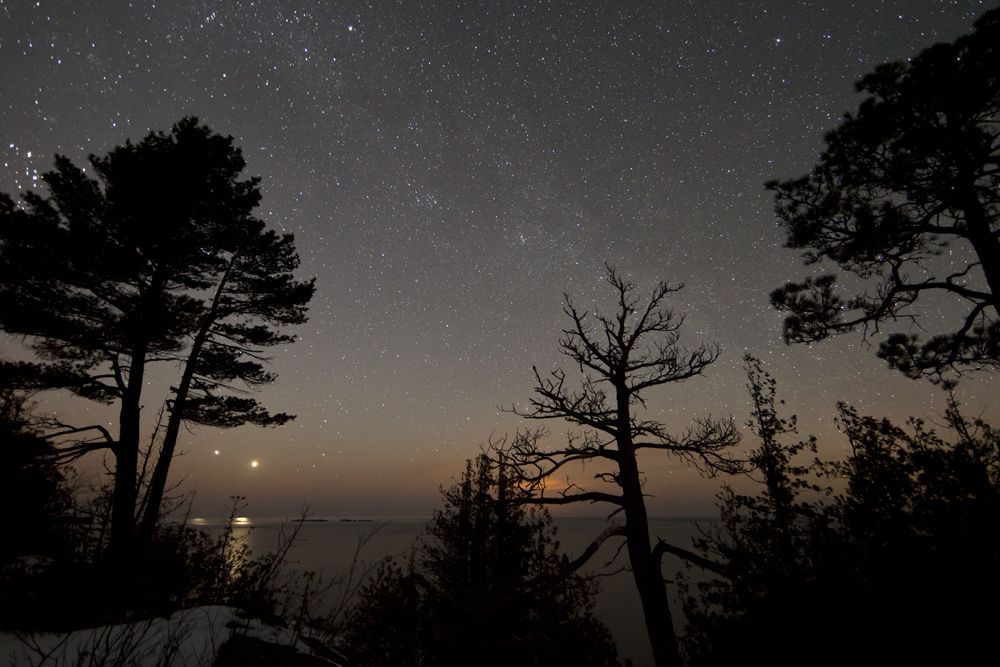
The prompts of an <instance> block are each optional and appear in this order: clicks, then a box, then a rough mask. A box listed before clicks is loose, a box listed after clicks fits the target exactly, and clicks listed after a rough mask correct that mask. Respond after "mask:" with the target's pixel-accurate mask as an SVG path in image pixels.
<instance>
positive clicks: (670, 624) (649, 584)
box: [616, 392, 681, 667]
mask: <svg viewBox="0 0 1000 667" xmlns="http://www.w3.org/2000/svg"><path fill="white" fill-rule="evenodd" d="M623 394H624V395H625V397H624V399H623V398H622V395H623ZM627 401H628V399H627V393H626V392H619V401H618V416H619V420H618V421H619V428H618V435H617V437H616V439H617V443H618V452H619V459H618V466H619V472H620V474H621V480H620V483H621V489H622V500H623V503H624V510H625V536H626V540H627V541H628V555H629V564H630V565H631V567H632V577H633V579H634V580H635V586H636V589H637V590H638V591H639V599H640V600H641V602H642V614H643V618H644V619H645V622H646V634H647V635H648V636H649V643H650V645H651V647H652V649H653V661H654V663H655V664H656V667H679V665H680V664H681V656H680V650H679V648H678V645H677V635H676V634H675V633H674V621H673V617H672V616H671V614H670V605H669V603H668V601H667V588H666V585H665V584H664V582H663V574H662V572H661V571H660V561H659V558H655V557H654V556H653V549H652V544H651V542H650V539H649V518H648V517H647V515H646V503H645V501H644V500H643V497H642V482H641V480H640V479H639V466H638V463H637V462H636V457H635V447H634V446H633V443H632V436H631V429H630V427H629V426H626V425H628V424H629V406H628V402H627Z"/></svg>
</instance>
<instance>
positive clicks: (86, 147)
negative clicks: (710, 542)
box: [0, 0, 1000, 516]
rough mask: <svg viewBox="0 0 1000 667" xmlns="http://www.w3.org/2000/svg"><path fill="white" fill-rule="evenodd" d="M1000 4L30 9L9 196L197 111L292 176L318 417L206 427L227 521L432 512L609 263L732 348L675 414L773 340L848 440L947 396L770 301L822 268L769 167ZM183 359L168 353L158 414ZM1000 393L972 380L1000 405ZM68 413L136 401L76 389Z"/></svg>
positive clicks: (664, 468) (187, 471)
mask: <svg viewBox="0 0 1000 667" xmlns="http://www.w3.org/2000/svg"><path fill="white" fill-rule="evenodd" d="M994 5H995V3H992V2H981V1H973V0H951V1H947V2H946V1H943V0H942V1H932V0H873V1H857V2H849V1H847V0H830V1H825V0H824V1H820V0H816V1H806V0H799V1H790V0H774V1H765V0H758V1H750V0H661V1H658V2H654V1H652V0H647V1H645V2H627V1H625V2H569V1H564V2H544V1H538V2H510V1H502V0H497V1H494V2H485V1H482V0H479V1H472V2H462V1H459V2H450V1H449V2H443V1H427V2H423V1H416V0H413V1H406V0H395V1H391V0H388V1H382V2H353V1H352V2H348V1H344V2H336V1H331V2H302V1H300V2H286V1H283V0H273V1H259V2H253V1H249V0H247V1H231V2H221V1H220V2H213V1H210V0H176V1H166V0H164V1H162V2H139V1H132V2H124V1H122V0H100V1H97V0H90V1H87V0H81V1H74V2H68V1H56V0H40V1H37V2H36V1H33V0H32V1H28V0H0V71H2V72H3V73H4V74H3V78H2V84H0V91H2V94H0V190H2V191H4V192H7V193H10V194H14V193H16V192H19V191H21V190H23V189H25V188H31V187H38V185H40V184H36V180H37V179H38V177H39V175H40V174H41V173H43V172H44V171H46V170H47V169H49V168H51V166H52V164H53V154H55V153H62V154H65V155H68V156H69V157H70V158H71V159H73V160H74V161H76V162H77V163H78V164H83V163H84V161H85V159H86V156H87V155H88V154H91V153H95V154H103V153H105V152H106V151H108V150H109V149H110V148H112V147H113V146H115V145H116V144H120V143H123V142H124V141H125V139H128V138H131V139H133V140H138V139H141V138H142V137H143V136H145V135H146V134H147V133H148V132H149V131H151V130H168V129H169V128H170V126H171V124H172V123H174V122H176V121H177V120H178V119H180V118H181V117H183V116H185V115H196V116H198V117H199V118H201V119H202V120H203V121H204V122H206V123H207V124H208V125H209V126H210V127H212V129H214V130H215V131H217V132H220V133H223V134H230V135H232V136H233V137H234V138H235V142H236V144H237V145H239V146H241V147H242V149H243V152H244V155H245V157H246V159H247V163H248V167H247V174H253V175H259V176H260V177H261V178H262V179H263V180H262V191H263V195H264V198H263V202H262V205H261V207H260V209H259V214H260V216H261V217H262V218H264V219H265V220H267V221H268V222H269V223H270V224H271V225H273V226H274V227H276V228H280V229H282V230H285V231H290V232H293V233H294V234H295V236H296V241H297V246H298V248H299V251H300V254H301V256H302V260H303V261H302V268H301V275H302V276H303V277H307V276H315V277H316V278H317V294H316V296H315V298H314V300H313V302H312V304H311V311H310V312H311V315H310V321H309V322H308V324H306V325H304V326H302V327H299V328H298V330H297V333H298V334H299V336H300V341H299V342H297V343H296V344H294V345H291V346H289V347H287V348H284V349H280V350H275V353H274V357H275V358H274V364H273V369H274V370H275V371H276V372H278V373H279V375H280V380H279V383H278V384H277V385H275V386H272V387H269V388H267V389H266V390H265V392H264V394H263V395H262V397H261V398H262V399H263V400H264V401H265V402H266V403H267V404H268V405H269V406H270V407H272V408H273V409H275V410H283V411H289V412H294V413H296V414H297V415H298V419H297V420H296V421H294V422H292V423H291V424H289V425H287V426H285V427H283V428H280V429H268V430H261V429H255V428H251V427H247V428H240V429H235V430H230V431H217V430H212V429H197V430H194V431H191V432H189V433H187V434H185V435H184V436H183V438H182V441H183V442H182V448H183V449H184V450H185V455H184V456H183V457H181V458H179V459H178V460H177V461H176V462H175V467H174V470H175V472H176V475H175V478H176V479H177V480H178V481H182V483H183V487H182V488H184V489H186V490H197V496H196V498H195V512H196V513H203V514H208V515H220V514H223V513H224V511H225V506H226V503H227V501H226V498H227V497H228V496H230V495H233V494H240V495H245V496H247V497H248V501H249V503H250V504H249V508H248V511H249V512H250V513H255V514H257V515H280V514H286V513H295V512H297V511H298V510H299V509H300V508H301V507H302V506H303V505H308V506H309V507H310V508H311V509H312V512H313V513H314V514H317V515H333V516H349V515H354V516H357V515H372V516H389V515H424V514H428V513H430V511H431V510H432V509H433V508H434V507H435V506H436V505H437V502H438V487H439V486H440V485H442V484H447V483H448V482H449V480H450V479H451V478H452V477H454V476H456V475H457V474H458V473H459V472H460V471H461V468H462V465H463V461H464V460H465V459H466V458H468V457H470V456H474V455H475V454H476V453H477V452H478V451H479V446H480V444H481V443H483V442H484V441H486V440H487V439H489V438H490V437H491V436H493V437H495V436H498V435H500V434H502V433H513V432H514V430H516V429H517V428H518V427H521V426H524V425H525V424H524V423H522V421H521V420H520V419H518V418H517V417H515V416H513V415H510V414H506V413H504V412H501V411H500V410H499V409H498V406H508V407H509V406H510V405H512V404H515V403H517V404H521V405H523V404H524V403H525V402H526V401H527V399H528V398H529V397H530V394H531V388H532V386H533V376H532V372H531V367H532V365H537V366H538V367H539V369H541V370H543V371H544V370H547V369H551V368H555V367H556V365H557V364H559V356H558V353H557V350H556V345H557V341H558V338H559V331H560V329H561V328H562V327H563V326H564V325H565V322H564V316H563V314H562V312H561V302H562V294H563V292H569V293H570V294H571V295H573V297H574V299H575V301H576V302H578V303H579V304H581V305H582V306H585V307H595V306H597V307H599V306H601V305H602V304H608V302H607V300H606V297H607V296H608V295H609V292H608V289H607V285H606V284H605V283H604V282H603V281H602V275H603V263H604V262H605V261H607V262H610V263H611V264H614V265H616V266H617V267H619V269H620V270H621V271H622V272H623V273H625V274H626V275H627V276H628V277H630V278H632V279H634V280H635V281H637V282H638V284H639V285H641V286H642V288H643V290H644V291H645V290H649V289H651V288H652V287H653V285H654V284H655V282H656V281H657V280H660V279H664V280H669V281H672V282H684V283H685V284H686V287H685V289H684V290H683V291H682V292H680V293H679V294H677V295H676V298H674V299H673V301H672V305H673V307H674V308H675V309H676V310H677V311H679V312H684V313H686V315H687V321H686V324H685V328H684V331H683V333H684V338H683V341H685V342H687V343H688V344H690V345H695V344H697V343H698V342H700V341H706V342H717V343H718V344H719V345H720V346H721V348H722V357H721V358H720V360H719V361H718V362H717V363H716V364H715V365H714V366H713V367H711V368H710V369H709V370H708V372H707V374H706V376H705V377H701V378H696V379H694V380H692V381H689V382H686V383H684V384H683V385H677V386H673V387H667V388H663V389H660V390H658V391H655V392H652V393H650V394H649V395H648V399H649V414H648V416H651V417H655V418H658V419H660V420H662V421H664V422H665V423H667V424H668V425H670V426H671V427H672V428H674V429H676V430H677V431H680V430H683V428H684V427H685V426H686V425H687V424H689V423H690V420H691V419H692V418H694V417H697V416H703V415H705V414H708V413H711V414H713V415H715V416H727V415H732V416H733V417H734V418H735V419H736V420H737V421H738V422H740V423H742V422H744V421H745V420H746V418H747V412H748V401H747V397H746V391H745V388H744V383H745V381H744V378H743V374H742V370H741V357H742V356H743V354H744V353H746V352H749V353H752V354H754V355H756V356H758V357H760V358H761V359H763V361H764V362H765V364H766V367H767V369H768V370H770V371H771V373H772V374H773V375H774V376H775V377H776V378H777V380H778V383H779V392H780V393H781V396H782V397H783V398H784V399H785V400H786V401H787V403H788V408H789V411H792V412H796V413H798V415H799V420H800V431H802V432H804V433H815V434H817V435H819V436H820V437H821V438H822V439H823V442H824V453H825V454H827V455H831V456H835V455H837V454H838V453H839V452H840V451H841V448H842V446H843V443H842V441H841V440H840V439H839V438H838V437H837V433H836V429H835V426H834V425H833V423H832V417H833V414H834V406H835V403H836V401H838V400H846V401H848V402H850V403H852V404H854V405H855V406H857V407H858V408H859V409H860V410H861V411H863V412H867V413H872V414H878V415H885V416H890V417H893V418H895V419H899V420H902V419H903V418H904V417H905V416H907V415H917V416H929V417H933V416H934V415H940V413H941V411H942V407H943V405H944V400H945V396H944V395H943V393H942V392H941V391H940V390H939V389H935V388H934V387H932V386H931V385H929V384H927V383H925V382H914V381H910V380H906V379H905V378H902V377H900V376H898V375H897V374H895V373H892V372H890V371H888V370H887V369H885V368H884V367H883V366H882V364H881V362H880V361H879V360H878V359H876V358H875V357H874V351H873V349H872V348H871V347H870V346H868V345H867V344H866V343H865V342H864V341H863V340H862V339H861V337H860V335H846V336H843V337H840V338H838V339H835V340H831V341H827V342H824V343H822V344H817V345H814V346H811V347H805V346H796V347H787V346H785V345H784V343H783V342H782V341H781V334H780V331H781V327H780V323H781V316H780V314H778V313H776V312H775V311H773V310H772V309H771V307H770V306H769V304H768V297H767V295H768V293H769V291H770V290H771V289H773V288H774V287H777V286H779V285H780V284H782V283H783V282H785V281H786V280H791V279H795V278H799V277H801V276H804V275H807V271H808V270H807V269H806V268H803V267H802V266H801V264H800V261H799V258H798V254H797V252H796V251H792V250H788V249H784V248H783V247H782V242H783V235H782V232H781V230H780V229H779V227H778V225H777V222H776V219H775V217H774V215H773V212H772V203H771V198H770V196H769V194H768V193H766V192H765V191H764V189H763V183H764V181H766V180H768V179H770V178H788V177H793V176H798V175H800V174H802V173H804V172H805V171H806V170H808V168H809V167H810V166H811V165H812V164H813V163H814V162H815V160H816V157H817V154H818V152H819V151H820V149H821V147H822V135H823V132H824V131H825V130H827V129H830V128H831V127H833V126H834V125H835V124H836V123H837V121H838V119H839V118H840V117H841V115H842V114H843V113H844V112H845V111H848V110H852V109H854V108H855V107H856V106H857V104H858V103H859V101H860V96H859V95H857V94H856V93H855V92H854V91H853V86H852V84H853V82H854V81H855V80H857V79H858V78H859V77H860V76H862V75H863V74H865V73H866V72H868V71H870V70H871V69H873V68H874V67H875V66H876V65H878V64H880V63H882V62H885V61H888V60H899V59H905V58H907V57H910V56H913V55H915V54H916V53H917V52H918V51H919V50H920V49H922V48H924V47H926V46H929V45H930V44H932V43H934V42H935V41H946V40H952V39H954V38H955V37H957V36H958V35H960V34H963V33H965V32H968V31H969V30H971V26H972V23H973V21H974V20H975V18H976V17H978V16H979V15H980V14H982V13H983V12H984V11H985V10H987V9H989V8H991V7H992V6H994ZM927 317H928V318H929V320H930V321H933V319H934V318H935V317H941V315H940V314H939V313H937V312H936V311H933V310H931V311H929V312H928V313H927ZM0 345H2V353H5V354H17V349H16V348H17V345H18V344H17V341H14V340H12V339H10V338H3V339H0ZM566 369H567V370H568V371H570V370H573V369H572V368H571V367H569V366H567V367H566ZM175 373H176V369H172V368H164V369H160V370H159V371H158V372H157V373H154V374H153V377H152V379H151V381H150V387H149V389H148V392H147V396H148V400H147V401H146V407H145V414H146V418H147V422H151V421H152V418H153V417H154V416H155V412H156V410H157V408H158V402H159V400H160V399H158V398H157V396H160V397H162V392H163V391H164V388H165V387H166V386H168V383H169V381H170V379H171V378H172V377H174V375H175ZM996 384H997V383H996V381H990V380H989V379H979V380H972V381H967V382H964V383H963V385H962V386H961V387H960V390H959V394H958V395H959V398H960V399H961V400H962V401H963V402H964V403H965V404H966V405H967V406H968V407H969V409H970V412H973V413H975V414H980V413H984V414H985V415H986V416H991V415H992V416H1000V415H998V414H997V413H998V408H997V406H996V401H995V399H993V397H994V396H995V395H996V394H995V391H996ZM157 392H160V393H159V394H158V393H157ZM41 408H42V409H44V410H54V411H59V412H60V413H61V414H63V415H64V416H66V417H67V418H72V419H75V420H77V421H86V420H105V419H107V420H110V419H112V418H113V414H112V413H111V412H109V411H106V410H102V409H101V408H99V407H98V406H94V405H93V404H85V403H83V402H81V401H80V400H78V399H69V398H67V397H65V396H60V395H53V396H50V397H45V398H43V399H42V400H41ZM529 425H530V424H529ZM551 426H552V431H553V435H552V437H553V438H555V439H556V440H554V443H557V442H559V441H560V439H561V438H562V437H563V433H564V427H563V426H562V425H560V424H558V423H553V424H551ZM747 444H752V443H750V442H749V441H748V442H747ZM216 451H218V453H216ZM252 461H256V462H257V464H256V465H255V466H253V465H251V462H252ZM641 463H642V464H643V467H644V469H645V470H646V472H647V474H648V483H647V489H648V490H649V491H650V493H652V494H654V497H652V498H650V500H649V505H650V512H651V513H652V514H656V515H666V516H691V515H706V514H710V513H711V512H712V504H713V495H714V493H715V492H716V491H717V489H718V481H713V480H703V479H701V478H699V476H698V475H697V474H695V473H694V472H692V471H691V470H689V469H687V468H686V467H685V466H684V465H682V464H679V463H678V462H675V461H671V460H669V459H665V458H663V457H662V456H659V455H656V454H649V455H647V456H646V457H645V458H644V459H643V460H642V461H641ZM96 467H97V465H96V462H94V461H90V462H87V463H85V464H84V465H83V472H84V474H86V473H87V471H88V470H92V469H95V468H96ZM588 477H589V473H587V472H583V473H580V476H579V477H578V478H575V479H579V480H580V481H581V482H584V481H586V479H587V478H588ZM577 511H580V512H586V511H589V512H596V511H599V508H597V509H595V508H589V510H588V509H587V508H583V509H578V510H577Z"/></svg>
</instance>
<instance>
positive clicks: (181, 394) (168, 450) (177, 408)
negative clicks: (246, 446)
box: [141, 253, 239, 542]
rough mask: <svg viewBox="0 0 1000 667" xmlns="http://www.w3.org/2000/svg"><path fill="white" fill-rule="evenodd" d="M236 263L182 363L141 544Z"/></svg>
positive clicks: (154, 516) (153, 520)
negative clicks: (196, 370)
mask: <svg viewBox="0 0 1000 667" xmlns="http://www.w3.org/2000/svg"><path fill="white" fill-rule="evenodd" d="M238 259H239V253H234V254H233V256H232V257H230V258H229V263H228V264H227V265H226V270H225V272H223V274H222V277H221V278H219V284H218V285H217V286H216V288H215V295H214V296H213V297H212V306H211V307H210V308H209V310H208V312H207V313H206V314H205V316H204V318H203V319H202V322H201V327H200V328H199V329H198V334H197V335H196V336H195V339H194V342H193V343H192V344H191V351H190V352H189V353H188V358H187V360H186V361H185V362H184V372H183V374H182V375H181V381H180V383H179V384H178V385H177V391H176V392H175V394H174V401H173V405H172V406H171V409H170V417H169V419H168V421H167V429H166V431H165V433H164V435H163V444H162V445H161V446H160V453H159V456H158V458H157V459H156V466H155V467H154V468H153V475H152V478H151V479H150V481H149V489H148V492H147V495H146V502H145V503H144V505H145V508H144V510H143V516H142V533H141V537H142V540H143V541H144V542H148V541H149V540H150V539H151V538H152V536H153V531H154V530H155V529H156V525H157V523H159V520H160V509H161V506H162V505H163V494H164V493H165V492H166V488H167V478H168V476H169V474H170V463H171V462H172V461H173V459H174V451H175V450H176V448H177V437H178V435H180V430H181V423H182V422H183V421H184V408H185V407H186V405H187V401H188V396H189V395H190V392H191V382H192V380H193V379H194V372H195V368H197V367H198V361H199V359H200V357H201V352H202V350H203V349H204V347H205V343H206V342H207V341H208V337H209V333H210V331H211V329H212V325H213V324H214V323H215V321H216V319H217V318H218V317H219V308H220V305H221V303H222V296H223V294H224V293H225V289H226V287H227V284H228V283H229V278H230V276H231V275H232V272H233V267H234V266H235V265H236V262H237V261H238Z"/></svg>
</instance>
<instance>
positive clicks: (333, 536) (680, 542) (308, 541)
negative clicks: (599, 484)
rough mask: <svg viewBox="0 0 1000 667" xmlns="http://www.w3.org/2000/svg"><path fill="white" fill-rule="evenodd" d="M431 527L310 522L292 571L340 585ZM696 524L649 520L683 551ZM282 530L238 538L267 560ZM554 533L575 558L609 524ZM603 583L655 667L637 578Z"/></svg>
mask: <svg viewBox="0 0 1000 667" xmlns="http://www.w3.org/2000/svg"><path fill="white" fill-rule="evenodd" d="M192 523H193V524H195V525H200V526H202V527H204V528H206V529H207V530H209V531H210V532H212V533H218V532H220V531H221V530H222V522H221V521H214V520H204V519H194V520H193V521H192ZM426 523H427V518H426V517H405V518H391V519H378V520H372V521H341V520H340V519H338V518H330V519H327V520H310V521H307V522H306V523H305V524H303V526H302V530H301V531H300V532H299V535H298V542H297V544H296V546H295V547H294V548H293V549H292V550H291V552H290V553H289V557H288V561H289V565H290V566H291V567H294V568H297V569H301V570H312V571H315V572H321V573H322V574H323V575H324V577H325V578H326V579H334V578H337V577H339V576H342V575H344V574H345V573H346V572H347V571H348V570H349V569H350V567H351V563H352V561H353V560H354V558H355V554H356V553H358V554H359V559H360V562H361V564H362V566H364V565H370V564H372V563H376V562H378V561H380V560H382V559H383V558H385V557H386V556H399V555H404V554H406V553H407V552H408V551H409V550H410V548H411V546H412V545H413V544H414V542H415V541H416V539H417V538H418V537H419V536H420V535H421V534H422V533H423V530H424V526H425V524H426ZM698 523H699V522H698V521H695V520H693V519H651V520H650V528H651V531H652V533H653V535H654V536H659V537H662V538H663V539H664V540H666V541H667V542H670V543H672V544H675V545H677V546H681V547H690V546H691V541H692V539H693V538H694V537H696V536H697V534H698V530H697V524H698ZM700 523H701V524H703V525H704V524H705V523H707V521H706V520H700ZM283 524H284V521H283V520H281V519H257V518H254V519H245V518H242V517H241V518H240V519H238V520H237V522H236V525H235V531H236V535H237V537H238V538H239V539H240V540H244V541H246V543H247V544H248V545H249V546H250V548H251V549H252V550H253V552H254V553H256V554H263V553H265V552H267V551H271V550H273V549H274V548H275V547H276V546H277V545H278V543H279V540H280V537H281V534H282V532H283V531H284V532H286V533H287V532H288V527H287V526H285V527H283ZM555 526H556V528H557V530H558V539H559V542H560V544H561V550H562V551H563V552H564V553H567V554H568V555H570V557H573V556H575V555H578V554H579V553H580V552H582V551H583V549H584V548H585V547H586V546H587V545H588V544H590V542H591V541H593V539H594V538H595V537H597V535H599V534H600V533H601V531H602V530H603V529H604V527H605V526H606V522H605V520H604V519H584V518H557V519H555ZM365 540H367V541H366V542H365V544H364V546H363V548H362V549H361V550H360V552H359V551H358V545H359V543H360V542H361V541H365ZM617 542H618V541H616V540H608V542H607V543H605V545H604V546H603V547H602V549H601V551H600V552H598V553H597V554H596V555H595V556H594V557H593V558H591V560H590V563H589V564H588V567H587V568H585V571H588V572H590V573H598V572H611V571H613V570H617V569H618V568H620V567H621V566H622V565H623V564H624V563H625V561H626V555H625V554H624V552H623V553H622V554H621V555H620V556H619V557H618V560H617V561H615V563H614V564H612V565H610V566H605V564H606V563H607V562H608V561H609V560H610V559H611V558H613V557H614V555H615V551H616V549H617ZM664 563H665V565H666V567H665V568H664V572H665V573H666V576H667V578H668V579H673V578H674V576H675V575H676V574H677V572H678V570H679V569H681V568H682V567H683V565H682V564H681V563H680V562H679V561H678V559H676V558H673V557H670V556H667V557H666V558H665V559H664ZM692 574H696V572H692ZM600 584H601V590H600V593H599V594H598V596H597V607H596V614H597V616H598V617H599V618H600V619H601V621H603V622H604V623H605V625H607V626H608V628H609V629H610V630H611V632H612V634H613V635H614V637H615V640H616V642H617V643H618V652H619V654H620V655H621V656H622V657H628V658H631V659H632V660H633V661H634V663H635V665H636V666H637V667H643V666H645V665H650V664H652V659H651V656H650V652H649V647H648V643H647V639H646V632H645V626H644V624H643V619H642V609H641V607H640V604H639V595H638V593H636V591H635V587H634V584H633V583H632V579H631V574H630V573H627V572H620V573H617V574H612V575H610V576H606V577H602V578H601V579H600ZM668 591H669V592H670V598H671V599H670V603H671V610H672V611H673V613H674V621H675V625H676V626H677V629H678V631H680V630H681V629H682V628H683V624H684V619H683V615H682V614H681V613H680V600H679V599H678V597H677V592H676V588H675V587H674V586H673V585H668Z"/></svg>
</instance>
